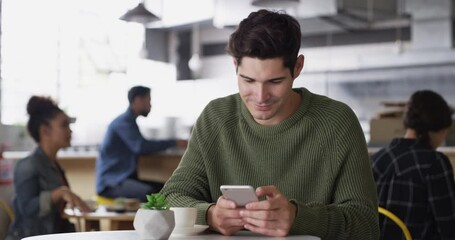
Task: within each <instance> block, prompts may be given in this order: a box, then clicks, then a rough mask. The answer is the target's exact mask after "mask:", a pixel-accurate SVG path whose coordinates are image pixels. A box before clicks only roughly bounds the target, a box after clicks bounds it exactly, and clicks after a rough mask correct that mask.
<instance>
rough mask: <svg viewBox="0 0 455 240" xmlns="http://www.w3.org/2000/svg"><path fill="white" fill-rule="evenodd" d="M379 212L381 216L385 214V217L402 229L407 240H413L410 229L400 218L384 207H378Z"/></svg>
mask: <svg viewBox="0 0 455 240" xmlns="http://www.w3.org/2000/svg"><path fill="white" fill-rule="evenodd" d="M378 211H379V213H380V214H383V215H384V216H386V217H388V218H390V219H391V220H392V221H393V222H394V223H396V224H397V225H398V227H400V229H401V231H403V234H404V237H405V238H406V240H412V236H411V233H410V232H409V229H408V227H406V224H405V223H404V222H403V221H402V220H401V219H400V218H399V217H397V216H396V215H395V214H393V213H392V212H390V211H389V210H387V209H385V208H383V207H378Z"/></svg>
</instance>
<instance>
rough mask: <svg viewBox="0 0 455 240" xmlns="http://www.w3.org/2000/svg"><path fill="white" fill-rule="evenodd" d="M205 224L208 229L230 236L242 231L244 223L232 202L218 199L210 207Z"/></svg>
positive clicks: (221, 198) (238, 210)
mask: <svg viewBox="0 0 455 240" xmlns="http://www.w3.org/2000/svg"><path fill="white" fill-rule="evenodd" d="M207 223H208V224H209V226H210V228H211V229H213V230H215V231H217V232H220V233H221V234H223V235H232V234H234V233H236V232H238V231H240V230H242V229H243V226H244V225H245V221H243V219H242V217H241V216H240V209H239V208H236V206H235V203H234V202H233V201H230V200H227V199H225V198H223V196H221V197H219V198H218V201H217V202H216V204H215V205H212V206H210V208H209V210H208V212H207Z"/></svg>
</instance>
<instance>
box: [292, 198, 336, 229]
mask: <svg viewBox="0 0 455 240" xmlns="http://www.w3.org/2000/svg"><path fill="white" fill-rule="evenodd" d="M292 202H294V203H297V206H298V209H297V216H296V218H295V220H294V224H293V225H292V227H291V231H290V234H305V235H312V236H323V235H324V233H325V232H327V222H326V221H325V219H328V216H327V212H326V211H321V210H322V209H320V208H313V207H312V208H310V207H307V206H305V205H303V204H301V203H298V202H296V201H293V200H292Z"/></svg>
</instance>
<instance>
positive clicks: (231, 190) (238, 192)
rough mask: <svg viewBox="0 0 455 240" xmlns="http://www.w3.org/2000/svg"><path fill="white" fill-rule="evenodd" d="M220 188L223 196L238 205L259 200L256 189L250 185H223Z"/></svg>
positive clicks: (241, 205) (242, 205)
mask: <svg viewBox="0 0 455 240" xmlns="http://www.w3.org/2000/svg"><path fill="white" fill-rule="evenodd" d="M220 190H221V192H222V193H223V196H224V197H225V198H226V199H229V200H232V201H234V202H235V204H236V205H237V207H244V206H245V205H246V204H247V203H250V202H256V201H258V197H257V196H256V191H255V190H254V188H253V187H252V186H249V185H221V186H220Z"/></svg>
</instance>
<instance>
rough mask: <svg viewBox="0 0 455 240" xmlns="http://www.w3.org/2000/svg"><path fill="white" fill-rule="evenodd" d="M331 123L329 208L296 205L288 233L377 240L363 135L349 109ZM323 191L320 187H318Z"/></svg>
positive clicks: (373, 188) (372, 185) (372, 187)
mask: <svg viewBox="0 0 455 240" xmlns="http://www.w3.org/2000/svg"><path fill="white" fill-rule="evenodd" d="M338 119H346V120H337V121H336V122H334V124H333V125H332V126H333V129H332V130H333V131H332V132H333V133H334V134H333V136H334V137H335V138H336V141H335V144H336V147H335V149H336V150H335V151H334V152H333V154H332V160H331V161H334V162H333V164H331V166H332V169H331V172H332V174H333V175H334V176H335V180H336V185H335V186H334V188H333V189H332V191H333V195H332V201H331V204H328V205H325V204H321V203H307V204H304V203H302V202H299V201H298V200H292V201H293V202H295V203H297V205H298V212H297V217H296V220H295V222H294V225H293V227H292V229H291V232H293V233H296V234H311V235H316V236H320V237H321V238H322V239H350V240H353V239H363V240H364V239H378V238H379V224H378V210H377V206H378V204H377V196H376V185H375V183H374V179H373V175H372V170H371V166H370V162H369V158H368V151H367V146H366V142H365V138H364V135H363V131H362V129H361V127H360V124H359V122H358V120H357V118H356V116H355V114H354V113H353V112H352V110H350V109H346V111H343V112H342V115H341V116H340V117H339V118H338ZM320 184H321V187H323V183H320Z"/></svg>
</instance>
